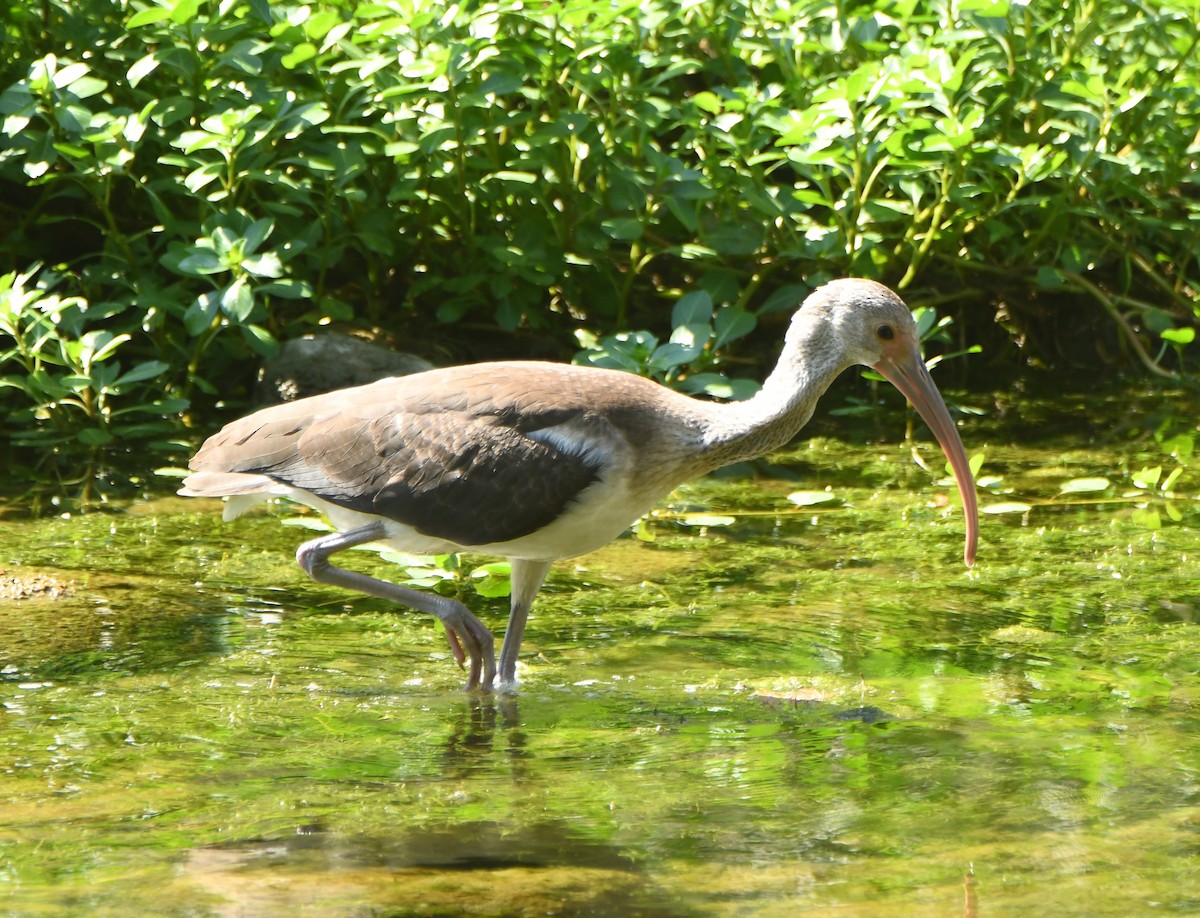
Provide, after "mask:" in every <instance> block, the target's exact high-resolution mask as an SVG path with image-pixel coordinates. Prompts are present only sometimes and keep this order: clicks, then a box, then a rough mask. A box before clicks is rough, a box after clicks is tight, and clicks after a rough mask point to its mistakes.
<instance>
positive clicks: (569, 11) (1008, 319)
mask: <svg viewBox="0 0 1200 918" xmlns="http://www.w3.org/2000/svg"><path fill="white" fill-rule="evenodd" d="M5 7H6V13H7V15H6V17H5V22H6V25H5V26H4V33H3V45H2V46H0V47H2V53H0V87H4V88H3V92H2V93H0V115H2V116H3V119H4V120H3V130H2V132H0V233H2V237H0V238H2V241H0V274H2V275H5V276H6V280H5V281H4V283H2V284H0V386H2V387H3V392H4V398H3V403H2V405H0V415H2V418H0V420H2V421H3V426H4V430H5V432H6V435H7V436H8V437H9V438H10V439H11V440H12V441H13V442H15V443H17V444H18V445H24V446H36V447H38V448H41V449H45V448H46V447H50V448H51V451H50V452H48V453H47V455H52V454H53V450H71V449H73V448H76V447H78V446H80V445H82V446H83V447H85V448H87V449H100V448H103V447H106V446H108V445H109V444H112V443H115V442H121V443H125V444H129V443H135V444H140V445H142V446H141V447H139V448H142V447H149V448H154V449H164V450H170V449H176V448H178V444H176V443H175V441H174V439H173V438H174V437H175V436H176V434H177V433H178V432H179V430H180V425H179V423H178V418H179V417H180V415H181V412H185V411H187V410H188V406H189V405H190V406H191V407H192V410H197V409H207V408H209V407H211V406H212V405H213V404H214V403H216V402H217V401H218V400H219V399H229V400H232V401H234V402H236V401H238V400H240V399H242V398H244V397H245V393H246V392H247V391H248V389H249V386H250V384H251V383H252V380H253V373H254V368H255V367H256V365H257V363H258V361H259V359H260V356H261V355H264V354H269V353H271V352H272V350H273V349H274V347H275V342H276V341H277V340H278V339H279V338H281V337H285V336H290V335H294V334H297V333H303V332H305V331H309V330H311V329H313V328H314V327H316V326H318V325H321V324H329V323H339V324H345V325H349V326H354V327H361V328H372V329H375V330H377V331H379V332H381V333H384V334H386V335H390V336H395V337H396V338H399V339H401V340H403V341H404V343H405V345H406V346H407V347H408V348H409V349H413V350H420V351H424V352H425V353H426V356H431V357H432V358H433V359H435V360H438V361H441V362H446V363H451V362H459V361H467V360H473V359H481V358H485V357H489V356H495V355H500V354H503V355H507V356H511V355H529V356H551V357H556V358H563V357H568V356H569V355H570V354H571V353H572V352H573V351H574V350H575V349H576V347H577V344H576V342H575V340H574V339H573V337H572V335H573V333H575V332H577V331H580V330H582V333H583V334H582V337H581V338H580V340H581V341H582V342H583V343H584V344H585V345H589V346H590V347H591V351H592V354H593V356H594V354H595V352H596V350H597V349H598V348H599V349H600V350H603V348H604V345H603V344H602V343H601V344H598V343H597V339H596V336H597V335H603V334H611V333H614V332H623V331H625V330H630V329H634V330H636V329H649V330H652V332H653V335H655V336H658V338H663V339H665V338H666V337H667V336H668V335H670V334H671V331H672V328H674V327H676V326H680V327H683V326H687V327H689V328H691V329H692V332H691V333H689V335H690V336H684V338H679V339H678V340H677V339H676V338H673V339H672V342H671V343H672V345H676V346H679V348H680V349H678V350H677V351H676V352H675V353H674V356H673V357H671V358H670V359H668V360H666V364H667V365H668V366H666V369H664V371H663V375H664V377H669V378H668V381H673V382H678V383H680V384H683V383H686V379H687V377H688V370H689V368H691V369H693V370H704V369H714V368H715V369H721V368H722V367H723V366H724V367H725V368H727V367H728V365H729V362H730V360H732V359H734V358H735V357H736V356H737V355H734V354H733V353H732V351H733V348H732V347H730V345H732V344H734V343H735V342H737V341H739V339H742V340H741V344H740V347H741V350H742V352H743V353H742V355H741V356H742V357H744V358H746V359H750V358H754V357H757V356H760V355H761V356H763V357H766V355H767V353H768V352H769V351H770V349H771V347H772V346H773V342H774V340H775V339H776V337H777V333H778V325H777V324H776V323H775V322H773V321H767V322H761V323H760V322H759V320H760V319H762V318H763V317H764V316H770V315H771V314H773V313H776V312H779V313H784V312H786V311H788V310H790V309H791V308H793V307H794V305H795V303H796V302H797V301H798V300H799V299H800V298H801V297H802V296H803V295H804V293H805V292H806V291H807V289H809V287H810V286H811V285H813V284H816V283H819V282H820V281H822V280H824V279H827V278H829V277H833V276H839V275H844V274H859V275H866V276H871V277H876V278H879V279H881V280H883V281H885V282H888V283H890V284H892V285H894V286H896V287H898V288H899V289H901V290H902V291H904V292H905V295H906V296H907V298H908V299H909V300H910V302H912V303H913V304H914V305H916V304H918V303H925V304H931V305H939V306H940V307H941V308H942V310H943V311H948V313H949V315H950V316H951V317H953V319H954V324H953V325H952V326H951V327H952V328H953V329H954V330H955V333H956V335H957V337H958V343H959V344H960V345H961V344H963V343H974V342H982V343H983V345H984V352H985V356H984V358H982V359H979V358H977V359H976V363H975V365H976V367H977V368H978V369H981V370H986V372H987V373H988V379H989V381H994V380H995V379H996V378H997V374H998V373H1002V374H1009V375H1011V374H1013V373H1016V372H1021V371H1023V370H1024V369H1026V368H1027V367H1028V366H1029V365H1030V364H1033V365H1037V366H1044V367H1047V368H1052V369H1057V370H1059V371H1064V372H1066V371H1070V370H1071V369H1072V368H1074V369H1079V368H1082V369H1083V370H1084V371H1085V372H1086V373H1087V374H1088V375H1089V376H1091V375H1092V374H1094V373H1095V372H1096V370H1097V369H1099V368H1101V367H1102V366H1107V365H1109V364H1110V363H1114V364H1116V365H1119V366H1122V365H1131V366H1136V365H1137V363H1138V361H1140V364H1141V366H1143V367H1144V368H1146V369H1147V370H1148V371H1151V372H1155V373H1160V374H1172V373H1175V372H1176V371H1177V370H1178V369H1179V368H1180V365H1181V361H1182V360H1183V357H1184V356H1185V348H1186V345H1187V344H1188V343H1189V342H1190V341H1191V337H1192V335H1193V334H1194V333H1193V330H1192V327H1191V325H1192V323H1193V322H1194V320H1195V315H1196V311H1197V308H1198V307H1197V298H1198V293H1200V280H1197V276H1198V273H1200V265H1198V264H1197V259H1198V254H1197V253H1198V252H1200V178H1198V173H1197V160H1198V159H1200V144H1198V139H1197V138H1198V136H1200V109H1198V108H1197V106H1196V104H1195V100H1196V98H1197V97H1198V96H1197V94H1198V93H1200V74H1198V72H1197V71H1198V69H1200V68H1197V66H1196V63H1195V62H1196V60H1197V58H1198V57H1200V48H1198V44H1200V26H1198V25H1197V22H1198V17H1197V8H1196V6H1195V4H1194V3H1190V4H1189V3H1186V2H1182V0H1174V2H1162V3H1157V2H1146V3H1140V4H1117V3H1112V2H1076V0H1065V2H1061V3H1057V4H1053V5H1048V4H1020V3H1010V2H1006V0H960V2H953V3H952V2H936V0H935V2H917V0H897V2H882V0H881V2H861V3H842V4H828V3H820V2H804V0H795V2H793V0H776V2H765V0H756V2H731V0H711V2H695V3H687V4H674V3H666V2H659V0H644V2H639V3H630V2H620V0H618V2H611V0H605V2H600V0H594V2H593V0H584V2H572V3H552V2H551V3H538V4H521V3H516V2H511V0H499V2H493V3H465V4H458V5H449V6H443V5H440V4H429V3H424V2H419V0H408V2H406V0H390V2H380V3H366V2H364V3H356V2H349V0H320V2H317V3H312V4H297V3H267V2H265V0H220V2H217V0H166V2H162V3H159V2H141V0H138V2H128V0H80V2H71V3H67V2H65V0H42V2H38V3H33V2H26V0H7V2H6V4H5ZM681 304H683V308H682V309H681V308H680V306H681ZM706 318H707V319H708V320H709V321H708V322H707V324H706V323H705V321H704V320H705V319H706ZM756 326H759V327H763V331H762V333H761V335H760V336H759V338H758V339H757V340H758V342H759V344H760V345H761V347H758V348H756V347H755V346H754V342H755V339H754V338H752V337H747V336H749V335H750V334H751V332H752V330H753V329H754V328H755V327H756ZM696 329H701V332H700V333H699V335H698V336H697V334H695V330H696ZM500 332H503V333H508V334H507V335H502V334H499V333H500ZM641 334H643V335H650V332H642V333H641ZM606 340H607V341H608V342H609V343H610V344H611V342H612V341H613V340H615V339H612V338H609V339H606ZM622 340H623V341H624V342H625V343H624V344H621V345H620V346H619V347H618V350H620V348H621V347H627V348H632V347H633V345H631V344H629V343H628V342H629V339H628V337H626V338H624V339H622ZM639 340H643V339H639ZM648 340H649V344H650V345H651V346H652V345H654V344H655V343H656V340H657V339H654V338H650V339H648ZM735 346H736V345H735ZM610 350H611V349H610ZM651 352H653V347H651ZM617 356H618V357H620V356H625V357H628V354H625V355H621V354H618V355H617ZM634 362H635V363H636V361H634ZM960 363H962V362H960ZM960 381H963V380H962V378H961V377H960ZM1083 384H1085V385H1086V381H1083ZM701 388H703V387H701ZM713 391H719V389H718V390H713Z"/></svg>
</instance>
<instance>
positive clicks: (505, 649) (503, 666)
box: [500, 560, 551, 690]
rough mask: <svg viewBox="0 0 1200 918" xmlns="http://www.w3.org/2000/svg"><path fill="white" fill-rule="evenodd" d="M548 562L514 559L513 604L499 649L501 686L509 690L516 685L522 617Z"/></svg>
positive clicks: (547, 566)
mask: <svg viewBox="0 0 1200 918" xmlns="http://www.w3.org/2000/svg"><path fill="white" fill-rule="evenodd" d="M550 564H551V562H549V561H519V560H518V561H513V563H512V603H511V611H510V612H509V614H508V627H507V628H505V629H504V644H503V645H502V646H501V648H500V688H501V689H502V690H503V689H512V688H515V687H516V684H517V654H518V653H520V652H521V639H522V638H523V637H525V620H526V619H527V618H528V617H529V607H530V606H532V605H533V600H534V597H535V596H537V594H538V590H540V589H541V588H542V583H543V582H544V581H545V579H546V574H547V573H548V572H549V570H550Z"/></svg>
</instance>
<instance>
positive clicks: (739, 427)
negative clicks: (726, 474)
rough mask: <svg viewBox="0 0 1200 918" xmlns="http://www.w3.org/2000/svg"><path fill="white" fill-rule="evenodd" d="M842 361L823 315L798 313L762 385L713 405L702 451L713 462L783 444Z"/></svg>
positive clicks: (797, 429) (839, 369)
mask: <svg viewBox="0 0 1200 918" xmlns="http://www.w3.org/2000/svg"><path fill="white" fill-rule="evenodd" d="M846 367H847V364H846V363H845V362H844V361H842V360H841V359H840V358H839V348H837V347H836V346H835V341H834V334H833V330H832V329H831V328H830V326H829V324H828V323H827V322H826V321H824V320H823V317H821V316H820V315H812V316H804V315H803V314H802V315H801V316H798V317H797V319H796V320H794V321H793V323H792V326H791V327H790V328H789V330H788V334H787V338H786V340H785V342H784V347H783V352H782V353H781V354H780V355H779V362H778V363H777V364H776V365H775V369H774V370H772V371H771V375H770V376H768V377H767V379H766V381H765V382H764V383H763V386H762V389H760V390H759V392H758V393H757V394H756V395H755V396H754V397H753V398H751V399H749V400H747V401H744V402H730V403H727V404H723V405H719V406H714V407H715V408H716V411H715V412H714V415H715V417H714V423H713V424H712V427H711V428H710V433H709V441H708V447H709V448H708V450H707V451H706V456H707V458H710V459H711V460H712V462H713V468H717V467H719V466H721V465H728V464H729V463H731V462H739V461H741V460H744V459H752V458H755V457H757V456H761V455H763V454H765V453H769V452H771V451H772V450H775V449H778V448H779V447H781V446H784V445H785V444H787V443H788V442H789V441H790V440H791V439H792V438H793V437H795V436H796V434H797V433H799V432H800V429H801V428H802V427H803V426H804V425H805V424H806V423H808V420H809V418H811V417H812V414H813V410H814V409H815V408H816V405H817V400H818V399H819V398H820V397H821V396H822V395H824V394H825V390H827V389H828V388H829V386H830V385H831V384H832V383H833V381H834V380H835V379H836V378H837V377H838V375H839V374H840V373H841V372H842V371H843V370H845V369H846Z"/></svg>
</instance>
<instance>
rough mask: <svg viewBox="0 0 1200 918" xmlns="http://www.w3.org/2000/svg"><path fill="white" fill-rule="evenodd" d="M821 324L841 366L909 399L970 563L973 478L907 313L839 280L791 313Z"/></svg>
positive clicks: (899, 303) (869, 289)
mask: <svg viewBox="0 0 1200 918" xmlns="http://www.w3.org/2000/svg"><path fill="white" fill-rule="evenodd" d="M812 320H816V321H817V322H818V323H819V324H820V325H823V326H824V329H823V335H822V336H821V337H824V338H825V339H826V340H825V341H824V342H822V343H823V344H824V345H825V346H827V347H830V348H832V349H835V350H836V351H837V353H838V354H839V355H840V357H841V359H842V362H843V366H845V367H849V366H853V365H855V364H861V365H863V366H868V367H871V368H872V369H873V370H876V371H877V372H879V373H880V374H882V375H883V376H884V378H886V379H887V380H888V382H890V383H891V384H892V385H893V386H895V387H896V388H897V389H899V390H900V391H901V392H902V393H903V394H904V397H905V398H907V399H908V400H909V401H910V402H912V404H913V407H914V408H916V409H917V413H918V414H920V415H921V419H922V420H923V421H924V422H925V423H926V425H928V427H929V429H930V430H931V431H932V432H933V435H934V436H935V437H936V438H937V441H938V444H939V445H940V446H941V448H942V452H944V453H945V454H946V458H947V459H948V460H949V461H950V467H951V468H952V469H953V470H954V477H955V479H956V480H957V481H958V490H959V493H960V494H961V495H962V501H963V512H964V514H965V515H966V521H967V541H966V548H965V550H964V552H963V560H965V561H966V563H967V564H968V565H970V564H974V563H975V549H976V546H977V544H978V541H979V511H978V507H977V505H976V501H975V482H974V478H973V476H972V475H971V468H970V465H969V463H968V462H967V454H966V452H965V450H964V449H963V445H962V440H961V439H960V438H959V436H958V429H957V428H956V427H955V426H954V421H953V420H952V419H951V418H950V412H949V411H948V410H947V409H946V403H945V401H944V400H943V399H942V395H941V393H940V392H939V391H938V388H937V386H936V385H935V384H934V382H933V377H931V376H930V375H929V371H928V370H927V369H926V368H925V361H924V359H923V358H922V356H921V343H920V339H919V337H918V335H917V326H916V323H915V322H914V321H913V317H912V313H911V312H910V311H909V308H908V306H906V305H905V304H904V301H903V300H902V299H900V297H898V296H896V294H895V293H893V292H892V291H891V290H889V289H888V288H887V287H885V286H883V285H882V284H878V283H876V282H875V281H870V280H863V279H859V278H844V279H842V280H835V281H831V282H830V283H828V284H825V285H824V286H822V287H819V288H817V290H815V291H814V292H813V293H812V294H811V295H810V296H809V297H808V299H807V300H805V302H804V305H803V307H801V309H800V311H799V312H798V313H797V314H796V321H797V323H798V324H807V323H808V322H810V321H812Z"/></svg>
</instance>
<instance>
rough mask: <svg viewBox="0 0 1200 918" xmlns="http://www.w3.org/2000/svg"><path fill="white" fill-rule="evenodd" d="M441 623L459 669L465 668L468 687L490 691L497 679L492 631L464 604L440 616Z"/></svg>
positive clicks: (494, 641)
mask: <svg viewBox="0 0 1200 918" xmlns="http://www.w3.org/2000/svg"><path fill="white" fill-rule="evenodd" d="M442 625H443V626H444V627H445V629H446V640H447V641H449V643H450V652H451V653H452V654H454V661H455V662H456V663H457V664H458V666H459V668H460V669H467V691H468V692H473V691H475V690H477V689H478V690H479V691H484V692H490V691H491V690H492V683H493V682H494V681H495V679H496V639H495V638H494V637H493V636H492V632H490V631H489V630H488V629H487V626H485V625H484V624H483V622H481V621H480V620H479V619H478V618H476V617H475V616H474V615H472V614H471V613H470V612H469V611H468V610H467V609H466V607H465V606H464V607H463V608H462V609H461V611H459V612H457V613H456V614H451V615H448V616H446V617H445V618H443V619H442ZM468 662H469V664H470V665H469V668H468V666H467V664H468Z"/></svg>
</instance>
